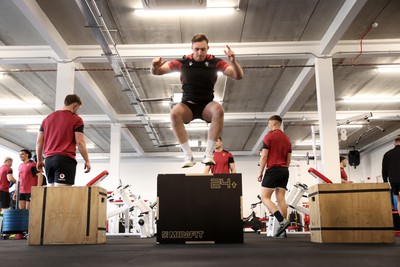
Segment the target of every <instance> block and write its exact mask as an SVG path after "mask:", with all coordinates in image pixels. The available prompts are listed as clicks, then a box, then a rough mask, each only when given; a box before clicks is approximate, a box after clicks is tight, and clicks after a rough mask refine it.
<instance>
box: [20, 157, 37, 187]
mask: <svg viewBox="0 0 400 267" xmlns="http://www.w3.org/2000/svg"><path fill="white" fill-rule="evenodd" d="M18 171H19V192H20V193H21V194H30V193H31V188H32V186H37V183H38V177H37V175H36V174H37V173H38V171H37V169H36V162H35V161H33V160H29V161H27V162H23V163H21V165H19V169H18Z"/></svg>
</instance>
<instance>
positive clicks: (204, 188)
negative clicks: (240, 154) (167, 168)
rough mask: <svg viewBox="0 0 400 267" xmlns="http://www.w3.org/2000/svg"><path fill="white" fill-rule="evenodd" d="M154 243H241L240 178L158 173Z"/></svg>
mask: <svg viewBox="0 0 400 267" xmlns="http://www.w3.org/2000/svg"><path fill="white" fill-rule="evenodd" d="M157 205H158V206H157V243H159V244H185V243H186V244H188V243H243V219H242V218H243V217H242V175H241V174H240V173H235V174H215V175H185V174H159V175H158V178H157Z"/></svg>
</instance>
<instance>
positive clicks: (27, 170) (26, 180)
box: [18, 149, 43, 209]
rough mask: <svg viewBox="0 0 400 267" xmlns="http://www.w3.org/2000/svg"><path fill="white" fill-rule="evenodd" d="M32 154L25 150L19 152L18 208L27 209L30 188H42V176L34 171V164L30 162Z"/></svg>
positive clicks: (29, 200)
mask: <svg viewBox="0 0 400 267" xmlns="http://www.w3.org/2000/svg"><path fill="white" fill-rule="evenodd" d="M31 157H32V153H31V152H30V151H29V150H27V149H22V150H21V151H20V152H19V158H20V159H21V161H22V163H21V165H19V168H18V171H19V175H18V176H19V203H18V205H19V208H20V209H29V208H30V203H31V188H32V186H42V184H43V175H42V173H41V172H38V170H37V169H36V162H34V161H33V160H31Z"/></svg>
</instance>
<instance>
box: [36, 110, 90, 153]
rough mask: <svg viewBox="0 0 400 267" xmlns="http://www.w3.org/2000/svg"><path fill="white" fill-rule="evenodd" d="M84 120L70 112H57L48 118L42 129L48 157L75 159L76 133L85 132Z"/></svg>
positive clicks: (45, 151)
mask: <svg viewBox="0 0 400 267" xmlns="http://www.w3.org/2000/svg"><path fill="white" fill-rule="evenodd" d="M83 126H84V124H83V120H82V118H81V117H79V116H78V115H77V114H75V113H72V112H71V111H69V110H57V111H55V112H53V113H52V114H50V115H49V116H47V117H46V118H45V119H44V120H43V122H42V125H41V127H40V131H42V132H43V137H44V146H43V149H44V153H45V156H46V157H50V156H54V155H64V156H68V157H71V158H73V159H75V155H76V141H75V132H77V131H78V132H83Z"/></svg>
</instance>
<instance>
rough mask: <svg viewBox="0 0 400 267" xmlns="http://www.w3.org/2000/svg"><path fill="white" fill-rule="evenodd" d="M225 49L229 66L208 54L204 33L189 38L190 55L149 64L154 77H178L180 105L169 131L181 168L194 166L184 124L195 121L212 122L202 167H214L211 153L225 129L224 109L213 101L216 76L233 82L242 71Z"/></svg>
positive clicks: (172, 114)
mask: <svg viewBox="0 0 400 267" xmlns="http://www.w3.org/2000/svg"><path fill="white" fill-rule="evenodd" d="M226 47H227V51H225V50H224V52H225V55H226V56H227V57H228V59H229V61H230V64H228V63H227V62H225V60H223V59H220V58H216V57H214V56H212V55H209V54H207V51H208V48H209V46H208V38H207V36H206V35H204V34H203V33H199V34H196V35H194V37H193V38H192V51H193V54H191V55H188V56H184V57H183V59H181V60H173V61H170V62H167V61H166V60H162V58H161V57H156V58H154V59H153V61H152V68H151V73H152V74H154V75H163V74H166V73H170V72H173V71H180V73H181V82H182V90H183V97H182V102H181V103H178V104H176V105H174V107H173V108H172V110H171V114H170V116H171V126H172V129H173V131H174V134H175V136H176V138H177V139H178V141H179V144H180V145H181V148H182V150H183V153H184V162H183V165H182V168H186V167H192V166H193V165H194V164H195V163H196V162H195V161H194V159H193V153H192V151H191V149H190V146H189V142H188V137H187V132H186V130H185V126H184V124H188V123H189V122H191V121H192V120H194V119H197V118H199V119H202V120H204V121H206V122H211V125H210V129H209V131H208V141H207V147H206V151H205V156H204V159H203V161H202V163H204V164H206V165H215V161H214V159H213V151H214V148H215V143H216V142H217V139H218V137H219V136H220V134H221V131H222V128H223V125H224V109H223V108H222V105H221V104H219V103H217V102H215V101H213V99H214V84H215V82H216V81H217V77H218V75H217V72H218V71H220V72H222V73H223V74H224V75H225V76H228V77H230V78H232V79H235V80H240V79H242V78H243V70H242V67H241V66H240V65H239V63H238V62H237V61H236V57H235V53H234V52H233V51H232V50H231V49H230V47H229V46H226ZM166 63H167V64H166Z"/></svg>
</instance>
